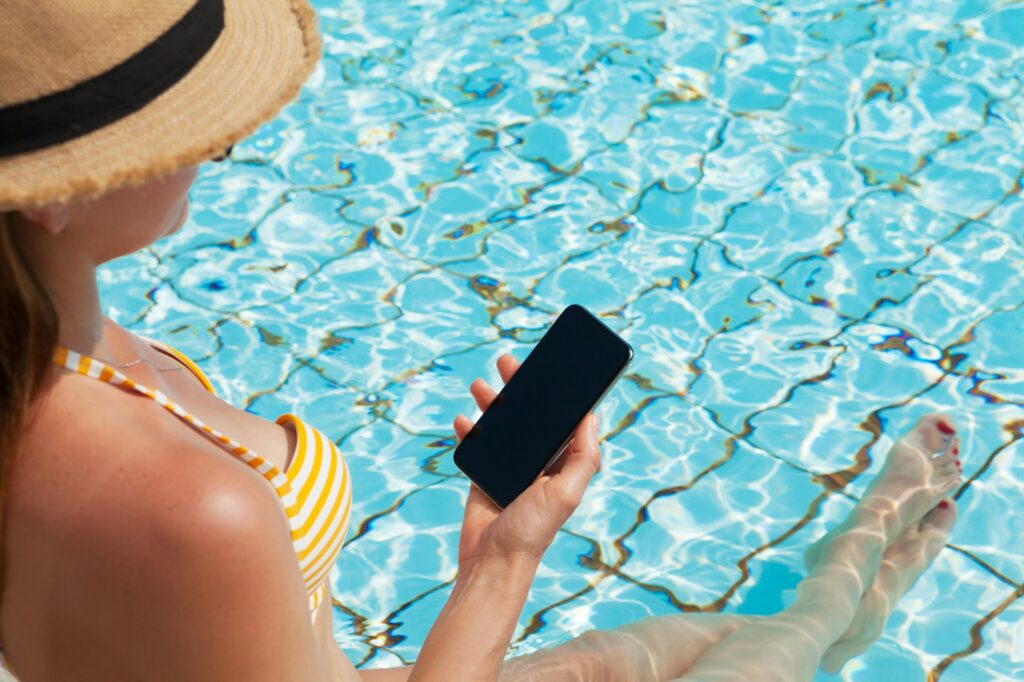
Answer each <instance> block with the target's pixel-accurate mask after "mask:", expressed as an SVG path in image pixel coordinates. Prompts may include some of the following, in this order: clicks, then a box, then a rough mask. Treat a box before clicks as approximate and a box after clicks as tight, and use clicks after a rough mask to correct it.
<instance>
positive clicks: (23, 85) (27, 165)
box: [0, 0, 321, 210]
mask: <svg viewBox="0 0 1024 682" xmlns="http://www.w3.org/2000/svg"><path fill="white" fill-rule="evenodd" d="M320 52H321V42H320V36H319V34H318V33H317V29H316V15H315V13H314V12H313V10H312V8H311V7H310V6H309V5H308V4H307V3H306V0H159V1H158V2H153V1H152V0H0V210H7V209H10V208H15V207H16V208H28V207H32V206H39V205H42V204H46V203H51V202H60V201H64V200H67V199H69V198H72V197H94V196H96V195H99V194H102V193H104V192H107V191H110V190H112V189H115V188H117V187H121V186H129V185H138V184H141V183H143V182H145V181H147V180H150V179H152V178H154V177H157V176H160V175H164V174H167V173H170V172H172V171H174V170H176V169H178V168H180V167H182V166H186V165H191V164H195V163H199V162H200V161H203V160H206V159H210V158H212V157H214V156H217V155H218V154H220V153H221V152H223V151H224V150H225V149H226V148H227V147H229V146H230V145H232V144H234V143H235V142H237V141H239V140H241V139H243V138H245V137H247V136H249V135H250V134H252V132H253V131H255V130H256V128H257V127H258V126H259V124H261V123H263V122H265V121H267V120H268V119H270V118H272V117H273V116H274V115H275V114H276V113H277V112H278V111H279V110H280V109H281V107H283V106H284V105H285V104H286V103H287V102H288V101H289V100H291V99H292V98H294V97H295V96H296V95H297V94H298V92H299V89H300V87H301V86H302V83H303V82H304V81H305V80H306V78H307V77H308V76H309V74H310V72H311V71H312V70H313V67H314V66H315V65H316V63H317V61H318V60H319V58H320Z"/></svg>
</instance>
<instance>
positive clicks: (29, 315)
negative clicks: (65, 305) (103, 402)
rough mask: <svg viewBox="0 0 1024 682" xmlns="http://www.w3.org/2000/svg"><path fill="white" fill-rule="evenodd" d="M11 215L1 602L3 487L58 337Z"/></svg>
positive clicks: (1, 389)
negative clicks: (18, 242)
mask: <svg viewBox="0 0 1024 682" xmlns="http://www.w3.org/2000/svg"><path fill="white" fill-rule="evenodd" d="M13 215H14V214H13V213H10V212H8V213H4V212H2V211H0V603H2V599H3V592H4V586H5V583H6V576H7V571H6V561H5V559H6V556H5V555H6V552H4V545H5V540H6V537H7V533H6V526H7V513H6V512H7V489H8V485H9V482H10V473H11V470H12V468H13V460H14V452H15V451H16V450H17V447H18V441H19V439H20V437H21V434H22V430H23V428H24V426H25V422H26V420H27V419H28V416H29V411H30V408H31V406H32V403H33V401H34V400H35V398H36V397H37V394H38V393H39V391H40V389H41V388H42V386H43V383H44V382H45V380H46V376H47V373H48V372H49V369H50V366H51V363H52V358H53V353H54V351H55V350H56V349H57V344H58V342H59V335H60V318H59V317H58V316H57V309H56V308H55V307H54V305H53V299H52V298H50V294H49V293H48V292H47V291H46V289H45V288H44V287H43V285H42V283H41V282H40V281H39V279H38V278H37V277H36V276H35V274H34V273H33V272H32V271H31V270H30V269H29V268H27V267H25V262H24V259H23V258H22V255H21V253H20V252H19V250H18V248H17V245H16V244H15V243H14V235H13V234H12V233H11V230H12V228H13V226H12V222H13V221H12V218H13Z"/></svg>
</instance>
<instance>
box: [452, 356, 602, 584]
mask: <svg viewBox="0 0 1024 682" xmlns="http://www.w3.org/2000/svg"><path fill="white" fill-rule="evenodd" d="M497 365H498V372H499V374H501V379H502V381H504V382H505V383H506V384H507V383H508V382H509V381H510V380H511V379H512V376H513V375H514V374H515V373H516V370H518V369H519V361H518V360H516V359H515V358H514V357H512V356H511V355H509V354H508V353H504V354H503V355H502V356H501V357H499V358H498V361H497ZM469 389H470V392H471V393H472V394H473V397H474V398H475V399H476V404H477V406H478V407H479V408H480V409H481V410H486V409H487V407H488V406H489V405H490V404H491V401H492V400H494V398H495V396H496V395H497V391H495V390H494V389H493V388H491V387H490V386H489V385H488V384H487V382H486V381H484V380H483V379H477V380H475V381H474V382H473V383H472V384H470V387H469ZM597 422H598V419H597V415H596V414H594V413H593V412H591V413H589V414H587V416H586V417H584V419H583V421H581V422H580V424H579V426H577V427H576V433H575V434H574V435H573V438H572V441H570V443H569V445H568V446H566V448H565V452H563V453H562V456H561V457H559V458H558V461H556V462H555V463H554V464H552V465H551V468H550V469H548V470H547V472H545V473H544V474H542V475H541V476H540V478H538V479H537V480H536V481H534V482H533V483H532V484H531V485H530V487H529V488H527V489H526V490H525V491H523V493H522V494H521V495H520V496H519V497H517V498H516V499H515V500H513V501H512V503H511V504H509V505H508V506H507V507H505V509H504V510H502V509H499V508H498V506H497V505H495V504H494V503H493V502H491V500H489V499H488V498H487V496H486V495H484V494H483V493H482V492H480V490H479V489H478V488H477V487H476V486H475V485H472V484H470V491H469V499H468V500H467V502H466V512H465V514H464V515H463V518H462V534H461V536H460V537H459V568H460V573H461V572H462V569H465V568H469V567H472V566H473V565H474V564H476V562H477V561H478V560H479V559H480V558H481V557H486V556H490V557H495V558H498V559H501V560H509V559H517V558H526V559H529V560H532V561H539V560H540V557H541V555H542V554H543V553H544V551H545V550H546V549H547V548H548V546H549V545H550V544H551V543H552V541H553V540H554V539H555V533H557V532H558V529H559V528H561V527H562V525H563V524H565V522H566V521H567V520H568V519H569V517H570V516H571V515H572V513H573V512H574V511H575V510H576V507H577V506H579V503H580V500H581V499H582V497H583V491H584V489H585V488H586V487H587V484H588V483H589V482H590V479H591V478H593V476H594V474H595V473H596V472H597V471H598V470H599V469H600V468H601V451H600V448H599V446H598V442H597ZM472 428H473V422H472V421H470V420H469V418H468V417H466V416H465V415H462V414H459V415H458V416H456V417H455V435H456V436H457V437H458V439H459V441H460V442H461V441H462V439H463V438H465V436H466V434H467V433H469V431H470V429H472Z"/></svg>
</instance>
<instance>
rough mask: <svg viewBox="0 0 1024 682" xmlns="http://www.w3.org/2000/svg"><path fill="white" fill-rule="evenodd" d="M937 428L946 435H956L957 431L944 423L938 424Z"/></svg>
mask: <svg viewBox="0 0 1024 682" xmlns="http://www.w3.org/2000/svg"><path fill="white" fill-rule="evenodd" d="M936 427H937V428H938V429H939V431H942V432H943V433H945V434H946V435H950V436H951V435H953V434H954V433H956V429H954V428H953V427H952V426H950V425H949V424H947V423H946V422H943V421H940V422H939V423H938V424H936Z"/></svg>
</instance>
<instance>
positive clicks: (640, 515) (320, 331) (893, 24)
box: [101, 0, 1024, 682]
mask: <svg viewBox="0 0 1024 682" xmlns="http://www.w3.org/2000/svg"><path fill="white" fill-rule="evenodd" d="M317 9H318V12H319V16H320V21H321V29H322V31H323V33H324V39H325V56H324V58H323V60H322V62H321V63H320V65H319V66H318V68H317V70H316V72H315V73H314V75H313V77H312V78H311V79H310V81H309V82H308V84H307V87H306V88H305V89H304V90H303V92H302V94H301V96H300V98H299V99H298V100H297V101H295V102H294V103H293V104H291V105H290V106H289V107H287V108H286V109H285V110H284V111H283V112H282V113H281V115H280V116H279V117H277V118H276V119H275V120H274V121H272V122H270V123H268V124H266V125H265V126H263V127H262V128H260V130H259V131H258V132H257V133H256V134H255V135H253V136H252V137H251V138H250V139H248V140H247V141H245V142H242V143H240V144H237V145H236V146H235V149H234V153H233V155H232V159H231V161H230V162H228V163H223V164H207V165H204V166H203V167H202V168H201V173H200V177H199V179H198V181H197V183H196V185H195V186H194V188H193V191H192V194H191V199H192V208H191V216H190V218H189V221H188V223H187V224H186V225H185V227H184V228H183V229H182V230H181V231H179V232H178V233H177V234H175V235H173V236H171V237H169V238H167V239H164V240H162V241H160V242H158V243H157V244H155V245H154V246H153V247H151V248H149V249H146V250H145V251H142V252H139V253H138V254H136V255H134V256H132V257H128V258H123V259H119V260H117V261H114V262H111V263H109V264H107V265H105V266H104V267H103V268H102V270H101V284H102V289H101V293H102V296H103V300H104V303H105V305H106V306H108V310H109V311H110V314H111V316H112V317H113V318H114V319H116V320H117V321H119V322H120V323H122V324H124V325H125V326H127V327H129V328H131V329H133V330H135V331H137V332H140V333H144V334H148V335H152V336H155V337H157V338H160V339H162V340H164V341H166V342H168V343H171V344H172V345H174V346H176V347H178V348H180V349H181V350H183V351H184V352H186V353H188V354H189V355H191V356H192V357H193V358H194V359H196V360H197V362H198V363H199V364H200V366H201V367H202V368H203V369H204V370H205V371H206V372H208V373H209V374H210V376H211V378H212V380H213V382H214V383H215V384H216V387H217V390H218V392H219V393H220V394H221V395H222V396H223V397H225V399H227V400H229V401H231V402H232V403H233V404H235V405H236V406H240V407H245V408H247V409H249V410H251V411H253V412H255V413H257V414H260V415H263V416H266V417H268V418H271V417H274V416H276V415H277V414H279V413H281V412H284V411H295V412H297V413H299V414H300V415H301V416H302V417H303V418H305V419H308V420H311V421H312V422H313V423H315V424H317V426H318V427H319V428H320V429H322V430H323V431H324V432H325V433H327V434H329V435H331V436H332V437H333V438H335V439H336V441H337V442H338V444H339V445H340V447H341V448H342V450H343V451H344V452H345V454H346V455H347V457H348V458H349V464H350V467H351V470H352V476H353V480H354V485H355V499H354V507H353V517H352V522H351V524H350V532H349V536H348V541H347V544H346V547H345V550H344V551H343V553H342V555H341V558H340V560H339V562H338V565H337V567H336V570H335V571H334V572H333V574H332V578H331V579H332V585H333V590H334V596H335V600H336V606H335V619H336V625H337V632H336V636H337V638H338V640H339V642H340V643H341V645H342V646H343V648H344V649H345V651H346V652H347V653H348V654H349V655H350V657H351V658H352V659H353V660H354V661H355V662H356V663H357V664H358V665H360V666H364V667H380V666H389V665H400V664H402V663H403V662H409V661H411V660H413V659H414V657H415V655H416V652H417V650H418V648H419V646H420V645H421V644H422V642H423V639H424V637H425V635H426V633H427V631H428V630H429V628H430V625H431V624H432V623H433V620H434V618H435V616H436V614H437V612H438V611H439V609H440V607H441V605H442V604H443V603H444V600H445V599H446V597H447V594H448V592H449V589H450V586H451V581H452V579H453V577H454V572H455V567H456V566H455V555H456V543H457V539H458V530H459V521H460V518H461V511H462V506H463V503H464V500H465V494H466V492H467V487H468V484H467V481H466V479H465V478H463V477H461V476H460V475H458V473H457V470H456V469H455V468H454V467H453V465H452V461H451V454H452V450H453V448H454V445H455V442H454V434H453V432H452V420H453V418H454V417H455V415H456V414H457V413H459V412H462V413H465V414H467V416H470V417H471V418H475V417H476V416H477V414H478V413H477V411H476V409H475V406H474V405H473V402H472V398H471V396H470V394H469V390H468V385H469V383H470V382H471V381H473V379H474V378H476V377H478V376H480V377H483V378H485V379H487V380H488V381H489V382H490V383H491V384H492V385H494V386H499V385H500V379H499V377H498V375H497V371H496V369H495V367H494V361H495V359H496V358H497V357H498V356H499V355H500V354H501V353H502V352H506V351H507V352H511V353H513V354H514V355H516V356H517V357H518V358H519V359H520V360H521V359H523V358H524V357H525V355H526V353H527V352H528V351H529V349H530V348H531V347H532V345H533V344H534V343H536V341H537V340H538V339H539V338H540V336H541V335H542V334H543V332H544V331H545V329H546V327H547V326H548V325H549V324H550V323H551V322H552V321H553V319H554V317H555V316H556V315H557V314H558V313H559V312H560V311H561V310H562V309H563V308H564V307H565V306H566V305H568V304H569V303H574V302H575V303H581V304H583V305H585V306H586V307H588V308H589V309H591V310H592V311H594V312H595V313H598V314H600V315H601V316H602V319H603V320H604V321H605V322H606V323H607V324H608V325H609V326H611V327H612V328H614V329H615V330H617V331H618V332H619V333H620V334H621V335H622V336H623V337H624V338H626V340H627V341H628V342H629V343H630V344H631V345H632V346H633V347H634V349H635V351H636V357H635V359H634V363H633V365H632V366H631V368H630V370H629V372H628V373H627V375H626V376H624V377H623V379H622V380H620V381H619V383H618V384H617V385H616V386H615V387H614V388H613V390H612V391H611V392H610V393H609V394H608V396H607V397H606V399H605V400H604V402H603V403H602V404H601V406H600V407H599V410H598V411H599V413H600V415H601V420H602V431H603V434H604V437H605V439H606V440H605V442H604V445H603V453H604V466H603V470H602V471H601V472H600V474H599V475H598V476H597V477H596V478H595V480H594V482H593V483H592V484H591V487H590V489H589V491H588V493H587V495H586V497H585V499H584V501H583V504H582V506H581V507H580V509H579V510H578V511H577V513H576V514H575V516H574V517H573V518H572V519H571V520H570V521H569V523H568V524H567V526H566V528H565V530H564V531H563V532H562V533H560V534H559V536H558V539H557V540H556V542H555V544H554V545H553V546H552V547H551V549H550V550H549V552H548V553H547V555H546V557H545V559H544V562H543V564H542V566H541V568H540V571H539V573H538V575H537V579H536V581H535V583H534V587H533V590H532V592H531V594H530V597H529V600H528V602H527V604H526V607H525V609H524V610H523V613H522V616H521V618H520V621H519V627H518V629H517V631H516V634H515V637H514V641H513V645H514V648H515V650H516V653H526V652H529V651H532V650H535V649H537V648H539V647H542V646H548V645H553V644H556V643H560V642H563V641H565V640H567V639H568V638H570V637H571V636H573V635H576V634H579V633H581V632H583V631H584V630H586V629H589V628H591V627H612V626H615V625H618V624H622V623H624V622H627V621H630V620H633V619H636V618H640V617H643V616H645V615H649V614H663V613H673V612H678V611H679V610H687V609H695V608H699V609H710V610H715V609H721V610H725V611H731V612H741V613H772V612H774V611H776V610H778V609H780V608H782V606H783V605H784V604H785V603H787V600H788V599H789V598H790V596H791V594H792V589H793V587H794V585H795V584H796V582H797V581H798V580H799V578H800V576H801V575H802V564H801V553H802V551H803V549H804V548H805V547H806V546H807V545H808V544H809V543H810V542H811V541H812V540H813V539H814V538H815V537H817V536H818V535H819V534H821V533H822V532H823V531H824V529H825V528H826V527H827V526H829V525H831V524H834V523H835V522H837V521H838V520H839V519H840V518H841V517H842V516H843V515H844V514H845V513H846V512H847V511H848V510H849V509H850V508H851V506H852V504H853V500H854V499H855V498H856V497H857V496H858V495H859V494H860V493H861V492H862V491H863V489H864V487H865V484H866V482H867V480H869V479H870V476H871V475H873V474H874V473H875V472H877V470H878V469H879V466H880V463H881V461H882V457H883V456H884V453H885V452H886V451H887V449H888V447H889V446H890V445H891V443H892V441H893V438H894V437H896V436H898V435H899V434H900V433H901V432H903V431H904V430H905V429H907V428H909V427H910V426H911V425H912V424H913V423H914V422H915V421H916V419H917V418H918V417H919V416H920V415H922V414H924V413H926V412H928V411H931V410H936V409H942V410H947V411H949V412H950V413H951V414H952V415H953V416H954V417H955V419H956V420H957V424H958V426H959V427H960V430H961V431H962V432H964V434H965V440H964V446H963V450H964V454H963V461H964V467H965V469H964V475H965V485H964V486H963V488H962V490H961V491H960V493H959V496H958V501H959V506H960V518H959V521H958V523H957V525H956V527H955V529H954V531H953V534H952V537H951V538H950V542H949V545H948V546H947V547H946V548H944V549H943V551H942V552H941V554H940V555H939V557H938V559H937V560H936V561H935V564H934V565H933V567H932V568H931V569H930V570H929V571H928V572H927V573H926V574H925V575H924V576H923V577H922V578H921V580H920V581H919V582H918V583H917V585H916V586H915V587H914V588H913V590H912V591H911V592H910V593H909V594H908V595H907V596H906V597H905V598H904V599H903V601H902V602H901V603H900V605H899V607H898V608H897V610H896V612H895V613H894V614H893V617H892V619H891V620H890V622H889V625H888V627H887V628H886V630H885V633H884V634H883V636H882V637H881V639H880V640H879V642H878V643H877V644H876V645H875V646H873V647H872V648H871V649H870V650H869V651H868V652H867V653H866V654H865V655H863V656H862V657H861V658H859V659H857V660H855V661H854V662H853V663H851V664H850V665H848V666H847V668H846V669H845V671H844V673H843V674H842V675H837V676H829V675H825V674H821V675H819V678H818V679H820V680H831V679H844V680H858V681H861V680H872V681H874V680H921V679H926V678H928V679H942V680H944V681H947V682H953V681H972V682H973V681H976V680H990V679H1019V680H1024V625H1022V622H1024V621H1022V618H1021V616H1022V615H1024V600H1022V599H1021V598H1020V597H1021V595H1022V594H1024V539H1022V538H1024V521H1022V517H1021V514H1020V512H1019V510H1020V509H1021V508H1022V507H1024V485H1022V483H1021V481H1022V479H1024V463H1022V460H1021V456H1020V455H1021V452H1022V446H1021V436H1022V432H1024V409H1022V405H1024V351H1022V347H1024V346H1022V342H1021V339H1022V337H1024V200H1022V197H1021V192H1020V190H1021V177H1022V173H1024V93H1022V86H1024V5H1021V4H1020V3H1014V2H1000V1H995V0H989V1H987V2H981V1H974V0H968V1H960V2H935V1H932V2H922V1H920V0H917V1H914V2H903V3H892V2H885V1H882V2H862V3H853V2H792V1H785V2H760V3H756V4H755V3H744V2H736V1H728V2H720V3H697V2H679V1H676V0H673V1H671V2H670V1H668V0H658V1H654V0H532V1H527V0H521V1H520V0H506V1H504V2H502V1H498V0H491V1H481V0H447V1H445V0H420V1H415V2H414V1H411V0H407V1H405V2H396V1H390V0H373V1H372V2H371V1H370V0H341V1H340V2H319V3H317ZM864 466H866V469H864V470H863V471H862V472H861V471H860V469H861V468H863V467H864ZM844 471H847V472H851V471H852V472H853V473H858V474H859V475H857V476H856V477H854V478H853V480H852V481H851V482H850V484H849V485H848V486H847V487H846V488H845V489H844V490H843V491H841V492H837V493H834V494H829V492H828V490H827V489H826V487H825V485H824V483H825V481H826V480H828V479H826V478H824V476H825V475H827V474H833V473H836V472H844Z"/></svg>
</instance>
